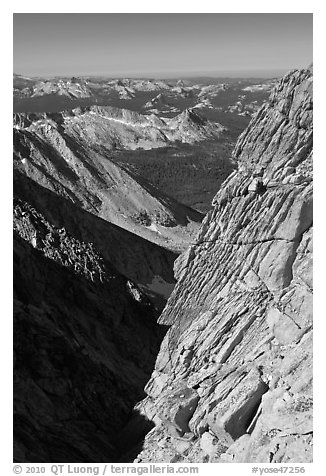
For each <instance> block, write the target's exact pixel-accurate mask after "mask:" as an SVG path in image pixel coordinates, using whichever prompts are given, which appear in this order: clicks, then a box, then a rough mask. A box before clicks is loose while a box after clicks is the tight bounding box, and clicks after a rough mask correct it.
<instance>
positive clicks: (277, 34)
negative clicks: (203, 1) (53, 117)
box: [14, 13, 312, 77]
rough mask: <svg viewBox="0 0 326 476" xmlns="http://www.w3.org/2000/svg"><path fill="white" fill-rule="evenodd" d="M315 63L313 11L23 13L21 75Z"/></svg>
mask: <svg viewBox="0 0 326 476" xmlns="http://www.w3.org/2000/svg"><path fill="white" fill-rule="evenodd" d="M311 62H312V14H308V13H255V14H253V13H244V14H240V13H209V14H205V13H195V14H191V13H180V14H177V13H146V14H144V13H136V14H135V13H127V14H119V13H103V14H96V13H84V14H82V13H72V14H69V13H61V14H59V13H36V14H35V13H15V14H14V72H15V73H21V74H25V75H30V76H37V75H39V76H42V75H47V76H51V75H67V76H69V75H70V76H71V75H91V74H108V75H112V76H114V75H117V76H118V75H130V76H151V75H153V76H155V75H156V76H157V75H158V76H161V77H164V76H165V77H168V76H173V75H174V74H178V73H181V74H182V73H183V74H184V75H186V74H193V75H194V74H196V75H201V74H208V73H209V74H218V73H225V72H231V73H232V72H238V71H250V72H252V71H257V70H262V71H280V70H286V71H287V70H289V69H292V68H300V67H305V66H307V65H308V64H309V63H311Z"/></svg>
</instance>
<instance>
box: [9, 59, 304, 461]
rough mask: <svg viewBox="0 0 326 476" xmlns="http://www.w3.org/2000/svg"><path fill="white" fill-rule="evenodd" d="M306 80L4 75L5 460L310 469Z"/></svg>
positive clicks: (296, 76)
mask: <svg viewBox="0 0 326 476" xmlns="http://www.w3.org/2000/svg"><path fill="white" fill-rule="evenodd" d="M312 79H313V72H312V67H309V68H307V69H304V70H293V71H290V72H289V73H287V74H286V75H285V76H284V77H282V78H266V79H262V78H259V79H257V78H204V77H198V78H188V79H164V80H162V79H151V78H141V79H133V78H117V79H112V78H107V77H95V76H94V77H55V78H28V77H25V76H23V75H19V74H14V106H13V109H14V114H13V137H14V139H13V164H14V197H13V198H14V205H13V216H14V460H15V462H18V463H49V462H56V463H58V462H71V461H74V462H80V463H86V462H89V463H93V462H102V463H104V462H114V461H116V462H124V463H126V462H133V461H134V462H136V463H148V462H159V463H176V462H178V463H179V462H185V463H195V462H197V463H204V462H211V463H212V462H213V463H220V462H221V463H237V462H245V463H247V462H256V463H294V462H295V463H306V462H311V461H312V438H313V429H312V289H313V284H312V276H311V273H312Z"/></svg>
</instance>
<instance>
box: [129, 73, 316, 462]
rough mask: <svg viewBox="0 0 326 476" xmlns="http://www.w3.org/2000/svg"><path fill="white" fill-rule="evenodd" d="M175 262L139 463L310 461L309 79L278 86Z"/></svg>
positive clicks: (298, 76) (145, 406) (295, 77)
mask: <svg viewBox="0 0 326 476" xmlns="http://www.w3.org/2000/svg"><path fill="white" fill-rule="evenodd" d="M233 155H234V159H236V160H237V162H238V170H237V171H236V172H234V173H233V174H232V175H231V176H230V177H229V178H228V179H227V181H226V182H225V183H224V185H223V186H222V188H221V189H220V191H219V192H218V194H217V195H216V197H215V198H214V201H213V205H214V208H213V210H212V211H211V212H209V213H208V215H207V216H206V218H205V219H204V221H203V224H202V228H201V231H200V233H199V235H198V237H197V240H196V243H195V244H194V245H193V246H191V247H190V248H189V249H188V251H187V252H186V253H185V254H183V255H182V256H181V257H179V258H178V260H177V261H176V266H175V274H176V277H177V280H178V282H177V285H176V287H175V289H174V291H173V293H172V295H171V297H170V299H169V301H168V303H167V306H166V308H165V310H164V311H163V314H162V315H161V317H160V319H159V322H160V323H161V324H165V325H169V326H171V327H170V329H169V331H168V332H167V334H166V336H165V338H164V340H163V342H162V345H161V349H160V352H159V355H158V358H157V361H156V366H155V370H154V372H153V374H152V377H151V379H150V381H149V382H148V384H147V386H146V387H145V391H146V393H147V395H148V396H147V398H146V399H145V400H144V401H142V402H140V403H139V404H138V406H137V408H138V410H139V412H140V413H142V414H143V415H145V416H146V417H147V418H148V419H150V420H152V421H154V422H155V424H156V426H155V428H154V429H153V430H152V431H151V432H150V433H149V434H148V435H147V436H146V438H145V441H144V445H143V450H142V451H141V452H140V453H139V455H138V458H137V459H136V461H138V462H140V461H142V462H148V461H151V462H155V461H157V462H177V461H189V462H207V461H209V462H260V463H268V462H274V463H280V462H296V463H299V462H310V461H312V72H311V71H310V70H302V71H293V72H290V73H289V74H287V75H286V76H285V77H284V78H283V79H282V80H280V81H279V82H278V83H277V84H276V86H275V88H274V90H273V92H272V93H271V95H270V97H269V100H268V102H267V103H266V104H265V105H263V107H262V108H261V109H260V110H259V112H258V113H257V114H256V115H255V116H254V117H253V119H252V120H251V122H250V125H249V127H248V128H247V129H246V130H245V131H244V132H243V133H242V135H241V136H240V137H239V140H238V142H237V145H236V147H235V150H234V154H233Z"/></svg>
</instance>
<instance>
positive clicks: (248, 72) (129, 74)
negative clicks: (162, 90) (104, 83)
mask: <svg viewBox="0 0 326 476" xmlns="http://www.w3.org/2000/svg"><path fill="white" fill-rule="evenodd" d="M307 68H308V66H307ZM293 69H305V68H304V67H294V68H270V69H265V68H255V69H227V70H206V71H190V70H187V71H171V72H168V71H151V72H144V73H141V72H136V71H116V72H104V71H100V72H94V73H86V72H84V73H73V74H71V73H52V74H34V73H33V74H26V73H16V72H14V73H13V74H16V75H18V76H25V77H28V78H31V79H32V78H35V79H36V78H60V77H62V78H63V77H69V78H71V77H74V76H77V77H82V78H87V77H101V76H103V77H108V78H117V79H120V78H134V79H163V78H164V79H176V78H180V76H183V77H188V78H197V77H203V78H210V77H212V78H220V77H221V78H223V77H224V78H226V77H233V78H237V77H239V78H241V77H248V78H250V77H255V76H252V75H253V74H258V77H263V76H261V75H262V74H263V75H266V74H267V75H268V76H266V77H270V75H271V74H272V75H273V76H275V75H279V74H280V75H283V74H285V73H287V72H288V71H292V70H293ZM242 75H245V76H242Z"/></svg>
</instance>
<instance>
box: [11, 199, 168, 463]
mask: <svg viewBox="0 0 326 476" xmlns="http://www.w3.org/2000/svg"><path fill="white" fill-rule="evenodd" d="M85 226H87V222H85ZM136 246H137V245H136ZM145 269H146V265H145ZM157 316H158V312H157V311H156V310H155V308H154V306H153V305H152V303H151V302H150V301H149V299H148V297H147V296H146V295H145V294H144V293H143V292H142V291H141V289H140V287H138V286H137V284H136V283H135V282H134V281H132V280H131V279H128V278H127V277H125V276H123V275H122V274H121V273H119V272H118V271H117V269H116V268H115V267H114V266H113V265H112V263H111V262H110V261H108V259H106V258H105V257H104V256H103V254H102V253H101V252H100V251H99V250H98V249H97V247H96V245H94V243H92V242H90V241H87V242H86V241H82V240H81V239H78V238H76V237H75V236H74V235H72V234H71V233H70V232H69V231H67V230H66V229H65V228H59V227H58V226H57V225H56V224H55V223H51V222H50V221H49V220H48V219H47V218H46V217H45V216H44V215H43V214H42V213H40V212H39V211H38V210H36V209H35V208H34V207H33V206H32V205H30V204H29V203H28V202H26V201H24V200H23V199H21V198H19V197H16V198H15V201H14V460H15V461H17V462H34V463H36V462H71V461H78V462H107V461H116V460H117V459H119V457H120V455H121V452H124V451H126V449H128V448H124V447H123V445H121V443H120V445H119V447H117V444H116V443H117V436H118V435H119V432H120V431H121V429H122V428H123V427H124V426H125V425H126V423H127V422H128V420H129V419H130V417H131V415H132V409H133V406H134V405H135V403H136V402H137V401H139V399H141V398H143V397H144V393H143V387H144V385H145V383H146V381H147V380H148V378H149V376H150V373H151V371H152V369H153V365H154V362H155V357H156V355H157V352H158V348H159V344H160V342H161V339H162V337H163V335H164V326H158V325H157V324H156V320H157Z"/></svg>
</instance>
